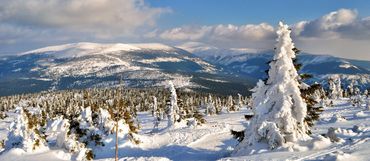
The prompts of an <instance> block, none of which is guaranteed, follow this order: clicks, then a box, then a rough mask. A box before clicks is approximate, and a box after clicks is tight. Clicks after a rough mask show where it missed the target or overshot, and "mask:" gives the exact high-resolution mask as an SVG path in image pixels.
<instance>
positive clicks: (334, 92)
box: [328, 75, 343, 99]
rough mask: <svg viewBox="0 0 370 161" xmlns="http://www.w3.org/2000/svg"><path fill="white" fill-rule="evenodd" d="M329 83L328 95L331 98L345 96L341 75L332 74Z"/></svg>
mask: <svg viewBox="0 0 370 161" xmlns="http://www.w3.org/2000/svg"><path fill="white" fill-rule="evenodd" d="M328 83H329V91H328V97H329V98H330V99H338V98H341V97H343V90H342V87H341V81H340V78H339V76H335V75H333V76H331V77H329V79H328Z"/></svg>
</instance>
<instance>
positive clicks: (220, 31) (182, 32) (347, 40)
mask: <svg viewBox="0 0 370 161" xmlns="http://www.w3.org/2000/svg"><path fill="white" fill-rule="evenodd" d="M291 28H292V31H293V32H292V37H293V39H294V40H295V42H296V44H297V46H298V47H299V48H300V49H302V50H303V51H304V52H309V53H316V54H331V55H335V56H340V57H347V58H355V59H365V60H370V45H366V44H370V17H366V18H360V17H359V16H358V13H357V11H356V10H350V9H339V10H337V11H333V12H330V13H328V14H326V15H323V16H321V17H319V18H317V19H314V20H310V21H301V22H297V23H294V24H291ZM151 36H152V37H159V38H161V39H163V40H169V41H178V42H186V41H199V42H202V43H206V44H211V45H214V46H217V47H221V48H256V49H266V50H268V49H272V48H273V46H274V44H275V37H276V34H275V29H274V27H273V25H270V24H267V23H261V24H257V25H253V24H247V25H240V26H235V25H214V26H195V27H194V26H185V27H178V28H174V29H168V30H165V31H162V32H156V34H155V35H153V34H152V35H151Z"/></svg>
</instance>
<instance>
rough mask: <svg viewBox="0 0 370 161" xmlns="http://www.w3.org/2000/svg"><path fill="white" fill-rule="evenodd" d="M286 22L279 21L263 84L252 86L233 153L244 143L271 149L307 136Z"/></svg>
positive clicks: (242, 152)
mask: <svg viewBox="0 0 370 161" xmlns="http://www.w3.org/2000/svg"><path fill="white" fill-rule="evenodd" d="M290 33H291V31H290V30H289V29H288V26H287V25H284V24H283V23H282V22H279V27H278V30H277V34H278V38H277V44H276V51H275V55H274V57H273V60H272V61H271V62H270V70H269V71H268V79H267V81H266V85H264V84H263V82H261V81H260V82H259V83H258V84H257V87H256V88H255V89H254V95H253V112H254V117H253V118H252V120H251V123H250V125H249V126H250V127H249V128H247V129H248V130H246V134H245V136H248V137H247V138H246V139H244V140H243V141H242V142H241V143H240V144H239V145H238V147H237V148H236V150H235V154H236V155H240V154H244V153H245V151H246V150H247V149H248V147H250V146H253V145H254V144H257V143H267V144H268V145H269V147H270V148H271V149H274V148H277V147H280V146H283V145H286V143H288V142H296V141H298V140H304V139H308V138H309V136H308V135H307V131H308V126H307V125H306V124H305V122H304V119H305V117H306V112H307V107H306V103H305V102H304V100H303V99H302V97H301V92H300V89H299V82H298V73H297V71H296V69H295V67H294V65H293V61H292V59H293V58H295V52H294V51H293V50H292V49H293V48H294V44H293V42H292V39H291V38H290ZM257 94H258V95H257Z"/></svg>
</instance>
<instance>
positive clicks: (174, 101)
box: [166, 81, 179, 128]
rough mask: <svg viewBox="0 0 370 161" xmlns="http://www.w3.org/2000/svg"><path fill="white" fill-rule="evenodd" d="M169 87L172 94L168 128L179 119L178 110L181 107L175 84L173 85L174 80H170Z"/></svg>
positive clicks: (168, 113)
mask: <svg viewBox="0 0 370 161" xmlns="http://www.w3.org/2000/svg"><path fill="white" fill-rule="evenodd" d="M168 88H169V90H170V93H171V96H170V100H169V101H170V102H169V104H168V105H167V110H166V112H167V119H168V121H167V128H170V127H172V126H173V125H174V124H175V122H176V121H177V118H178V117H179V116H178V114H177V113H178V110H179V107H178V106H177V94H176V89H175V86H174V85H173V83H172V81H169V82H168Z"/></svg>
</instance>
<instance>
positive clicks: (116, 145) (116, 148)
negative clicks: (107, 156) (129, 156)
mask: <svg viewBox="0 0 370 161" xmlns="http://www.w3.org/2000/svg"><path fill="white" fill-rule="evenodd" d="M116 161H118V121H116Z"/></svg>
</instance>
